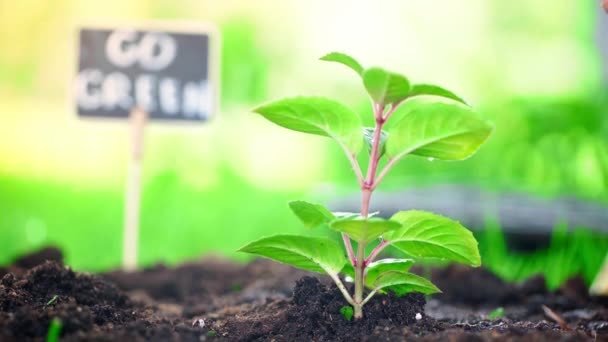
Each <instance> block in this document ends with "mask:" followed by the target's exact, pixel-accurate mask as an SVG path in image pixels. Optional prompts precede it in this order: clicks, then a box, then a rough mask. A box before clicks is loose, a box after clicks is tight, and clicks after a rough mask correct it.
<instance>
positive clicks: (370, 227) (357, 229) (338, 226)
mask: <svg viewBox="0 0 608 342" xmlns="http://www.w3.org/2000/svg"><path fill="white" fill-rule="evenodd" d="M329 227H330V228H331V229H334V230H337V231H339V232H342V233H346V234H348V236H350V237H351V238H352V239H354V240H355V241H357V242H358V243H362V244H364V245H366V244H368V243H369V242H370V241H372V240H374V239H376V238H377V237H379V236H380V235H382V234H384V233H386V232H388V231H391V230H395V229H398V228H400V227H401V224H399V222H395V221H391V220H385V219H382V218H368V219H365V220H362V219H359V218H347V219H338V220H335V221H332V222H331V223H330V224H329Z"/></svg>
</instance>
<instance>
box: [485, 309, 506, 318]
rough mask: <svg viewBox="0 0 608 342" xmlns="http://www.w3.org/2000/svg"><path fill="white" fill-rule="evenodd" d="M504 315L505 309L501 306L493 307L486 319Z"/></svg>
mask: <svg viewBox="0 0 608 342" xmlns="http://www.w3.org/2000/svg"><path fill="white" fill-rule="evenodd" d="M504 315H505V309H504V308H503V307H502V306H501V307H498V308H496V309H494V310H493V311H492V312H490V314H489V315H488V319H497V318H500V317H503V316H504Z"/></svg>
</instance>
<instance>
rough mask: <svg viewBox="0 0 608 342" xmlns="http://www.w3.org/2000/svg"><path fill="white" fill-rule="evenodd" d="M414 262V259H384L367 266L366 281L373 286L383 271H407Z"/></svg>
mask: <svg viewBox="0 0 608 342" xmlns="http://www.w3.org/2000/svg"><path fill="white" fill-rule="evenodd" d="M413 264H414V260H413V259H382V260H379V261H375V262H372V263H371V264H369V265H368V266H367V271H366V275H365V283H366V284H369V285H368V286H370V287H373V284H374V282H375V281H376V279H377V278H378V276H379V275H380V274H382V273H386V272H389V271H397V272H407V271H409V270H410V267H412V265H413Z"/></svg>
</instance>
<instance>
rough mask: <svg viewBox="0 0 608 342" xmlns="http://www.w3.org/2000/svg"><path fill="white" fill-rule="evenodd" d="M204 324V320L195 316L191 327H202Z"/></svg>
mask: <svg viewBox="0 0 608 342" xmlns="http://www.w3.org/2000/svg"><path fill="white" fill-rule="evenodd" d="M204 326H205V320H204V319H202V318H195V319H194V320H193V321H192V327H193V328H196V327H199V328H203V327H204Z"/></svg>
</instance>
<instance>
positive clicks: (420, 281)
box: [374, 271, 441, 296]
mask: <svg viewBox="0 0 608 342" xmlns="http://www.w3.org/2000/svg"><path fill="white" fill-rule="evenodd" d="M374 288H375V289H377V290H381V289H388V290H392V291H394V292H395V293H396V294H397V295H398V296H402V295H404V294H406V293H409V292H420V293H423V294H431V293H437V292H441V290H439V289H438V288H437V286H435V285H433V283H431V282H430V281H428V280H426V279H424V278H422V277H420V276H417V275H415V274H412V273H407V272H397V271H389V272H386V273H383V274H381V275H380V276H379V277H378V279H376V281H375V282H374Z"/></svg>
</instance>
